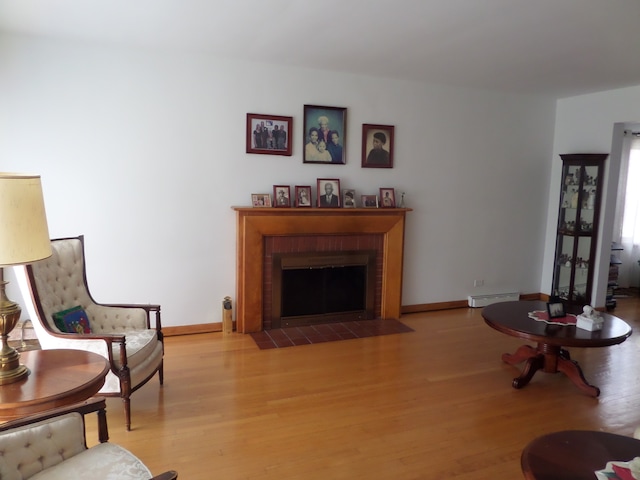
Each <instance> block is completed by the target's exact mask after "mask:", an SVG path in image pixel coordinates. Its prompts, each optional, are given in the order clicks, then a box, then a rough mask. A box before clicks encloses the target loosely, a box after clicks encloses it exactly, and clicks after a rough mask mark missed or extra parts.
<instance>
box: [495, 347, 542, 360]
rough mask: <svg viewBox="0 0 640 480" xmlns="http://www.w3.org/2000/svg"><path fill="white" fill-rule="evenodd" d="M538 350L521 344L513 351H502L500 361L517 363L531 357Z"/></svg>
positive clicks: (535, 354)
mask: <svg viewBox="0 0 640 480" xmlns="http://www.w3.org/2000/svg"><path fill="white" fill-rule="evenodd" d="M537 355H538V351H537V350H536V349H535V348H533V347H532V346H530V345H522V346H520V347H518V350H516V352H515V353H504V354H503V355H502V361H503V362H504V363H508V364H509V365H517V364H518V363H521V362H524V361H525V360H529V359H530V358H531V357H536V356H537Z"/></svg>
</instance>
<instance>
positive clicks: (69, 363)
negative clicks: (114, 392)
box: [0, 349, 109, 421]
mask: <svg viewBox="0 0 640 480" xmlns="http://www.w3.org/2000/svg"><path fill="white" fill-rule="evenodd" d="M20 363H21V364H23V365H25V366H26V367H27V368H28V369H29V371H30V372H29V376H28V377H26V378H25V379H23V380H20V381H18V382H15V383H10V384H7V385H0V421H7V420H12V419H14V418H19V417H22V416H25V415H30V414H33V413H37V412H41V411H44V410H49V409H51V408H56V407H62V406H65V405H70V404H73V403H77V402H81V401H83V400H86V399H87V398H90V397H92V396H93V395H95V394H96V393H98V391H99V390H100V389H101V388H102V386H103V385H104V379H105V377H106V376H107V373H109V363H108V362H107V360H106V359H105V358H104V357H102V356H101V355H98V354H97V353H92V352H85V351H82V350H62V349H58V350H31V351H27V352H22V353H21V354H20Z"/></svg>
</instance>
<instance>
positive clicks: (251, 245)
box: [232, 207, 411, 333]
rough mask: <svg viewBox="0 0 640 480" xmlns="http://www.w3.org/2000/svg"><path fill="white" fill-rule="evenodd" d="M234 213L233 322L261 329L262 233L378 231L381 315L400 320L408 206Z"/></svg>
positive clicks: (245, 328)
mask: <svg viewBox="0 0 640 480" xmlns="http://www.w3.org/2000/svg"><path fill="white" fill-rule="evenodd" d="M232 208H233V209H234V210H235V211H236V220H237V223H236V235H237V259H236V279H237V280H236V326H237V331H238V332H243V333H250V332H258V331H260V330H262V315H263V312H262V305H263V302H262V301H263V299H262V282H263V267H264V265H263V259H264V237H266V236H293V235H348V234H381V235H382V236H383V251H382V255H383V259H382V291H381V307H382V308H381V315H382V318H400V307H401V301H402V266H403V256H404V222H405V215H406V213H407V212H410V211H411V209H409V208H375V209H373V208H253V207H232Z"/></svg>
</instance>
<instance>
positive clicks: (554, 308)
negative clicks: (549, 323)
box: [547, 301, 567, 319]
mask: <svg viewBox="0 0 640 480" xmlns="http://www.w3.org/2000/svg"><path fill="white" fill-rule="evenodd" d="M547 313H548V314H549V318H550V319H551V318H563V317H566V316H567V314H566V312H565V311H564V303H562V302H558V301H553V302H548V303H547Z"/></svg>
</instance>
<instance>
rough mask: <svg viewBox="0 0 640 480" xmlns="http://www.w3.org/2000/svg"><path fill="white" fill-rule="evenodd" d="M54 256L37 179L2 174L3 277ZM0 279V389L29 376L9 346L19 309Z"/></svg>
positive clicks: (0, 241)
mask: <svg viewBox="0 0 640 480" xmlns="http://www.w3.org/2000/svg"><path fill="white" fill-rule="evenodd" d="M50 256H51V241H50V240H49V228H48V226H47V216H46V215H45V212H44V199H43V196H42V185H41V184H40V177H39V176H38V175H26V174H21V173H1V172H0V273H2V268H3V267H9V266H13V265H24V264H26V263H32V262H35V261H38V260H43V259H45V258H47V257H50ZM6 285H7V282H6V281H4V279H3V275H0V339H1V341H2V343H1V345H0V388H3V387H4V386H5V385H7V384H11V383H15V382H19V381H21V380H23V379H24V378H26V377H27V376H28V375H29V369H28V368H27V367H26V366H24V365H20V354H19V353H18V352H17V351H16V349H15V348H13V347H11V346H10V345H9V334H10V333H11V331H12V330H13V328H14V327H15V326H16V325H17V323H18V320H19V319H20V314H21V313H22V312H21V309H20V306H19V305H18V304H17V303H15V302H12V301H11V300H9V299H8V298H7V294H6V291H5V286H6Z"/></svg>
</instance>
